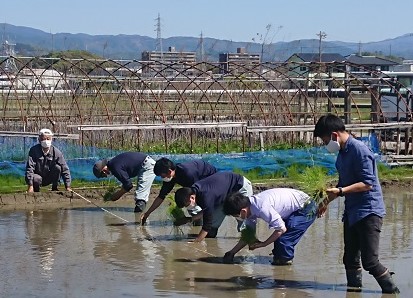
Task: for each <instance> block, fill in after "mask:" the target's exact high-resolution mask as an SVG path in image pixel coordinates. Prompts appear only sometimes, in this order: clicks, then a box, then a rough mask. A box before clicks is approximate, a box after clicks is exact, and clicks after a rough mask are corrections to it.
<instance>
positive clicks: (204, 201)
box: [192, 172, 244, 231]
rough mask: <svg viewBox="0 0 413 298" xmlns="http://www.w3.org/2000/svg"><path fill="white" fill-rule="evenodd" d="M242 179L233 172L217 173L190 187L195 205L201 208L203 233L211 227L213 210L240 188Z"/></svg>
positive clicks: (242, 182) (242, 183)
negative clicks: (193, 193)
mask: <svg viewBox="0 0 413 298" xmlns="http://www.w3.org/2000/svg"><path fill="white" fill-rule="evenodd" d="M243 185H244V177H243V176H241V175H239V174H236V173H233V172H218V173H216V174H214V175H211V176H209V177H207V178H205V179H202V180H199V181H198V182H195V183H194V184H193V185H192V189H193V190H194V192H195V194H196V199H195V200H196V204H197V205H199V206H200V207H201V208H202V212H203V215H202V216H203V225H202V229H203V230H204V231H209V230H210V229H211V227H212V218H213V213H214V210H215V209H216V208H218V207H220V206H221V205H222V204H223V203H224V200H225V198H226V197H227V196H228V195H229V194H231V193H233V192H236V191H238V190H240V189H241V188H242V186H243Z"/></svg>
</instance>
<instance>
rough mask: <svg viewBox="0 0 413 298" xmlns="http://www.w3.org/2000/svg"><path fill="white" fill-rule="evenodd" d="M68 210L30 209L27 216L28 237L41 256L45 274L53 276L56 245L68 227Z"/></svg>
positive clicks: (41, 264)
mask: <svg viewBox="0 0 413 298" xmlns="http://www.w3.org/2000/svg"><path fill="white" fill-rule="evenodd" d="M67 218H68V215H67V210H53V211H44V210H41V211H36V210H34V211H28V212H27V216H26V230H27V237H28V239H29V240H30V243H31V244H32V245H33V248H34V251H37V252H38V255H39V257H40V266H41V267H42V269H43V271H44V274H45V275H46V276H48V277H51V275H52V273H51V270H52V269H53V265H54V255H55V247H56V245H57V244H58V243H59V242H60V240H61V239H60V236H61V235H62V234H63V231H65V230H66V228H67Z"/></svg>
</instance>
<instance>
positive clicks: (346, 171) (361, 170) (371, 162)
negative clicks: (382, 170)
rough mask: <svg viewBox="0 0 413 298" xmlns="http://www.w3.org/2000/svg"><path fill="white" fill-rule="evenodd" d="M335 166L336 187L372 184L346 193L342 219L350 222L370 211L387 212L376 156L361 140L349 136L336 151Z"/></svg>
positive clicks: (378, 214)
mask: <svg viewBox="0 0 413 298" xmlns="http://www.w3.org/2000/svg"><path fill="white" fill-rule="evenodd" d="M336 168H337V171H338V174H339V181H338V185H337V186H338V187H345V186H349V185H351V184H354V183H357V182H363V183H365V184H367V185H371V186H372V189H371V190H368V191H363V192H355V193H347V194H345V201H344V206H345V209H344V215H343V220H346V219H347V220H348V223H349V225H350V226H352V225H353V224H355V223H356V222H358V221H359V220H361V219H363V218H365V217H366V216H368V215H370V214H376V215H377V216H380V217H383V216H384V215H386V209H385V206H384V202H383V193H382V190H381V186H380V182H379V178H378V175H377V165H376V160H375V158H374V155H373V152H371V150H370V149H369V148H368V147H367V146H366V145H365V144H364V143H363V142H361V141H359V140H356V139H355V138H353V137H352V136H350V137H349V138H348V140H347V142H346V144H345V146H344V148H343V149H341V150H340V151H339V153H338V156H337V160H336Z"/></svg>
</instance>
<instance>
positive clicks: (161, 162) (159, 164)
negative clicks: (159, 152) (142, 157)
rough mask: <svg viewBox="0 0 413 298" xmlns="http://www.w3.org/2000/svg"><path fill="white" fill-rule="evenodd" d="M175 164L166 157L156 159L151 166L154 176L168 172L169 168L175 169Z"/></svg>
mask: <svg viewBox="0 0 413 298" xmlns="http://www.w3.org/2000/svg"><path fill="white" fill-rule="evenodd" d="M175 169H176V166H175V164H174V162H173V161H172V160H170V159H167V158H166V157H162V158H161V159H158V160H157V161H156V163H155V166H154V167H153V172H154V173H155V175H156V176H161V174H168V172H169V170H172V171H175Z"/></svg>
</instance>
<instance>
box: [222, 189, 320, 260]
mask: <svg viewBox="0 0 413 298" xmlns="http://www.w3.org/2000/svg"><path fill="white" fill-rule="evenodd" d="M224 213H225V214H226V215H232V216H234V217H236V218H241V219H242V220H244V225H243V226H244V227H245V228H250V229H252V230H253V231H254V233H255V228H256V223H257V219H258V218H261V219H262V220H264V221H265V222H266V223H268V226H269V228H270V229H272V230H274V232H273V233H272V234H271V235H270V236H269V237H268V238H267V239H266V240H265V241H262V242H261V241H259V240H255V241H254V242H253V243H250V244H248V243H247V241H246V240H244V239H242V238H241V239H240V240H239V242H238V243H237V244H236V245H235V246H234V247H233V248H232V249H231V250H230V251H228V252H226V253H225V256H224V259H223V261H224V263H232V262H233V259H234V256H235V254H236V253H237V252H238V251H240V250H241V249H242V248H243V247H244V246H246V245H247V244H248V245H249V249H250V250H254V249H257V248H260V247H266V246H268V245H270V244H271V243H274V249H273V250H272V253H273V262H272V264H273V265H292V263H293V259H294V247H295V246H296V244H297V243H298V241H299V240H300V239H301V237H302V236H303V235H304V233H305V231H307V229H308V228H309V227H310V226H311V224H312V223H313V222H314V220H315V219H316V217H317V206H316V204H315V202H314V201H313V200H312V199H311V198H310V197H309V196H308V195H307V194H306V193H304V192H302V191H300V190H297V189H293V188H273V189H268V190H265V191H263V192H261V193H258V194H256V195H253V196H250V197H248V196H245V195H243V194H241V193H239V192H236V193H233V194H231V195H229V196H228V197H227V198H226V199H225V202H224ZM241 229H242V228H241ZM241 232H242V231H241Z"/></svg>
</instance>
